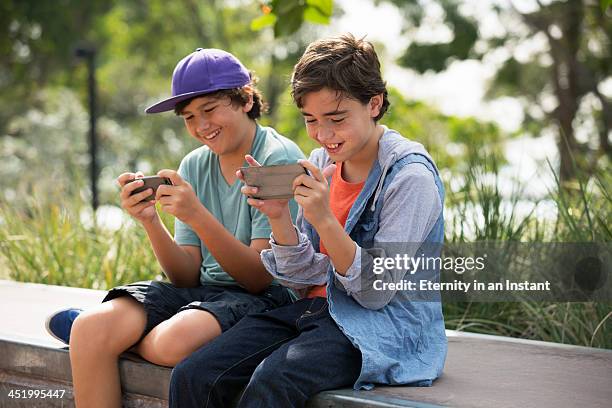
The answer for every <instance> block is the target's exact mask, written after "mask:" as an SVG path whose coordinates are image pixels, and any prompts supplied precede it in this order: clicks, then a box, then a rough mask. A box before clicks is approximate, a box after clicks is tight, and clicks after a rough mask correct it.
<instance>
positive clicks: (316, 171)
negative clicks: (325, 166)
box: [298, 160, 327, 183]
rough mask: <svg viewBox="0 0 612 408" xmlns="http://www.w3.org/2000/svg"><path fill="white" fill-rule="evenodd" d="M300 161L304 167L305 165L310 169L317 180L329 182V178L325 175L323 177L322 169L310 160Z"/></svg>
mask: <svg viewBox="0 0 612 408" xmlns="http://www.w3.org/2000/svg"><path fill="white" fill-rule="evenodd" d="M298 163H299V164H301V165H302V167H304V168H305V169H306V170H308V171H310V174H312V177H314V179H315V180H317V181H320V182H322V183H325V182H327V180H325V177H323V173H321V170H320V169H319V168H318V167H317V166H315V165H314V164H312V163H311V162H309V161H308V160H298Z"/></svg>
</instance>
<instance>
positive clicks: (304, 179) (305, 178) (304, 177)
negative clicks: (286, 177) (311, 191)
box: [291, 174, 318, 190]
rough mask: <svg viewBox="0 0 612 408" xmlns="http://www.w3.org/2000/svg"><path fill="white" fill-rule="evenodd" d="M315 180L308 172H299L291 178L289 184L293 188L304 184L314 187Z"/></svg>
mask: <svg viewBox="0 0 612 408" xmlns="http://www.w3.org/2000/svg"><path fill="white" fill-rule="evenodd" d="M317 183H318V182H317V180H315V179H313V178H312V177H310V176H309V175H308V174H300V175H299V176H297V177H296V178H294V179H293V183H292V185H291V187H292V189H293V190H295V189H296V188H297V187H298V186H306V187H308V188H314V187H315V186H316V185H317Z"/></svg>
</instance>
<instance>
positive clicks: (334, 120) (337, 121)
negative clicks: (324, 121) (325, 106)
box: [331, 118, 344, 123]
mask: <svg viewBox="0 0 612 408" xmlns="http://www.w3.org/2000/svg"><path fill="white" fill-rule="evenodd" d="M343 120H344V118H340V119H332V120H331V121H332V122H334V123H340V122H342V121H343Z"/></svg>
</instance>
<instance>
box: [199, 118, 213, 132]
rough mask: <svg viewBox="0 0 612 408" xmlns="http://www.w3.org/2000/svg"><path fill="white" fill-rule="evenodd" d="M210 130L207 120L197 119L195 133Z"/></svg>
mask: <svg viewBox="0 0 612 408" xmlns="http://www.w3.org/2000/svg"><path fill="white" fill-rule="evenodd" d="M209 128H210V124H209V123H208V121H207V120H204V119H199V120H198V122H197V126H196V131H197V132H198V133H201V132H206V131H207V130H208V129H209Z"/></svg>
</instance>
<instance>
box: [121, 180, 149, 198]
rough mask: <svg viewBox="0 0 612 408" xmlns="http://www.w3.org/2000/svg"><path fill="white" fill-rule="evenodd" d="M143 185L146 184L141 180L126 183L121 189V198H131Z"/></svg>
mask: <svg viewBox="0 0 612 408" xmlns="http://www.w3.org/2000/svg"><path fill="white" fill-rule="evenodd" d="M128 181H129V180H128ZM143 184H144V182H143V181H140V180H136V181H130V182H126V183H124V184H123V187H122V189H121V194H120V197H121V198H127V197H129V196H130V195H131V194H132V191H134V190H136V189H137V188H138V187H142V185H143Z"/></svg>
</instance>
